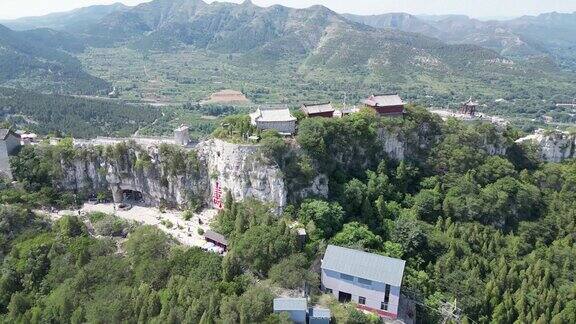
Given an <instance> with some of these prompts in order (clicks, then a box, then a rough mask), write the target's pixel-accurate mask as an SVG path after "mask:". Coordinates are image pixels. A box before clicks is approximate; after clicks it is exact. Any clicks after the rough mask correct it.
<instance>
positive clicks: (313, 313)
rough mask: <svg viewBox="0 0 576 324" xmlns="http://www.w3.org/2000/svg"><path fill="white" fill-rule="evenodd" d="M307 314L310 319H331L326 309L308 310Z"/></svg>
mask: <svg viewBox="0 0 576 324" xmlns="http://www.w3.org/2000/svg"><path fill="white" fill-rule="evenodd" d="M308 314H309V316H310V317H312V318H331V317H332V314H330V310H329V309H326V308H310V309H309V310H308Z"/></svg>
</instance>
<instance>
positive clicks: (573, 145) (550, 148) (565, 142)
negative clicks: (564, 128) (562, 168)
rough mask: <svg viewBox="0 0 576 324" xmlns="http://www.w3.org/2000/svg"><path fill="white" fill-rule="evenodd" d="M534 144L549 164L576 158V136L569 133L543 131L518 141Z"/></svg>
mask: <svg viewBox="0 0 576 324" xmlns="http://www.w3.org/2000/svg"><path fill="white" fill-rule="evenodd" d="M516 142H517V143H534V144H535V145H537V146H538V149H539V150H540V157H541V158H542V160H544V161H547V162H562V161H564V160H566V159H573V158H576V134H570V133H567V132H560V131H552V132H547V131H544V130H542V129H539V130H537V131H536V132H535V133H534V134H532V135H528V136H526V137H523V138H521V139H519V140H517V141H516Z"/></svg>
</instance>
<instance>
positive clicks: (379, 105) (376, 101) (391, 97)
mask: <svg viewBox="0 0 576 324" xmlns="http://www.w3.org/2000/svg"><path fill="white" fill-rule="evenodd" d="M362 103H363V104H364V106H366V107H368V108H371V109H374V110H375V111H376V112H377V113H378V114H379V115H380V116H391V117H394V116H402V115H403V114H404V104H405V103H404V101H402V98H400V96H399V95H397V94H384V95H372V96H370V97H368V99H365V100H364V101H362Z"/></svg>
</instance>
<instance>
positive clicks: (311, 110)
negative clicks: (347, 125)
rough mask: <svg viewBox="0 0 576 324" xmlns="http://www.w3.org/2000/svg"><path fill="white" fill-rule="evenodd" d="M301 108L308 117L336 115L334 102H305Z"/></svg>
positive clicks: (330, 116)
mask: <svg viewBox="0 0 576 324" xmlns="http://www.w3.org/2000/svg"><path fill="white" fill-rule="evenodd" d="M300 110H302V112H304V114H305V115H306V116H307V117H328V118H332V117H334V111H335V110H334V107H332V103H330V102H326V103H318V104H303V105H302V107H300Z"/></svg>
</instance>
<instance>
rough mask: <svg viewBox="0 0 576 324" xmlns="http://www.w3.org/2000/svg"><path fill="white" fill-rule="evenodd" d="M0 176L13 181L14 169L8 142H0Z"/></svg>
mask: <svg viewBox="0 0 576 324" xmlns="http://www.w3.org/2000/svg"><path fill="white" fill-rule="evenodd" d="M0 176H1V177H5V178H7V179H8V180H12V169H11V168H10V158H9V157H8V149H7V147H6V141H0Z"/></svg>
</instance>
